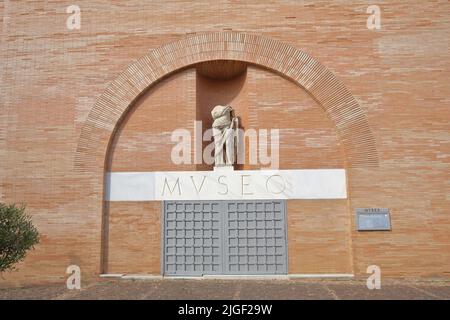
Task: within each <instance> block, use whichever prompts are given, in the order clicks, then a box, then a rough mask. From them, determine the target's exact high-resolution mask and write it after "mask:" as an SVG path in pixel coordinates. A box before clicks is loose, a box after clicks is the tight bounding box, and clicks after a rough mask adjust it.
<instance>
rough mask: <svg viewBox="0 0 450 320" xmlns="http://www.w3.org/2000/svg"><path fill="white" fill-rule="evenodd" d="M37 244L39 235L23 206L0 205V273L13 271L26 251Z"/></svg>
mask: <svg viewBox="0 0 450 320" xmlns="http://www.w3.org/2000/svg"><path fill="white" fill-rule="evenodd" d="M38 243H39V233H38V231H37V229H36V227H35V226H34V225H33V223H32V222H31V218H30V217H29V216H28V215H27V214H26V213H25V206H21V207H17V206H16V205H14V204H11V205H6V204H4V203H0V273H1V272H4V271H6V270H13V269H14V264H16V263H17V262H19V261H22V260H23V259H24V258H25V255H26V253H27V251H28V250H30V249H34V246H35V245H36V244H38Z"/></svg>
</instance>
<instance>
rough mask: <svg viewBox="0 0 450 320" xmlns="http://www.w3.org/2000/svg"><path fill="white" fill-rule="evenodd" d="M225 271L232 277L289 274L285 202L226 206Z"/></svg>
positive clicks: (255, 202) (231, 204)
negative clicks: (232, 275)
mask: <svg viewBox="0 0 450 320" xmlns="http://www.w3.org/2000/svg"><path fill="white" fill-rule="evenodd" d="M225 206H226V214H225V218H226V226H225V234H226V237H225V245H224V248H225V268H226V270H227V271H228V273H230V274H286V273H287V268H286V257H287V252H286V223H285V208H284V202H283V201H239V202H227V203H225Z"/></svg>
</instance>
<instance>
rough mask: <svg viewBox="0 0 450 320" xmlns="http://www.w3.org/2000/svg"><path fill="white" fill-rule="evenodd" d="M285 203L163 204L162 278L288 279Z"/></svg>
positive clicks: (216, 202)
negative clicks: (275, 276)
mask: <svg viewBox="0 0 450 320" xmlns="http://www.w3.org/2000/svg"><path fill="white" fill-rule="evenodd" d="M286 273H287V250H286V211H285V203H284V201H282V200H274V201H272V200H252V201H250V200H247V201H170V202H164V274H166V275H204V274H286Z"/></svg>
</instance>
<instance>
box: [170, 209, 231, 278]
mask: <svg viewBox="0 0 450 320" xmlns="http://www.w3.org/2000/svg"><path fill="white" fill-rule="evenodd" d="M220 206H221V204H220V202H210V201H209V202H202V201H196V202H178V201H177V202H165V203H164V207H165V210H164V211H165V212H164V215H165V219H164V220H165V221H164V233H165V237H164V238H165V241H164V242H165V248H164V253H165V254H164V256H165V257H164V260H165V268H164V271H165V274H170V275H202V274H217V273H222V265H223V262H222V221H221V214H220V212H219V209H220Z"/></svg>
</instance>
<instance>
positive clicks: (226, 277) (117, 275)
mask: <svg viewBox="0 0 450 320" xmlns="http://www.w3.org/2000/svg"><path fill="white" fill-rule="evenodd" d="M354 277H355V276H354V275H353V274H350V273H318V274H287V275H250V274H248V275H203V276H162V275H151V274H123V273H107V274H101V275H100V278H114V279H117V278H119V279H124V280H162V279H170V280H177V279H180V280H181V279H182V280H290V279H339V278H354Z"/></svg>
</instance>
